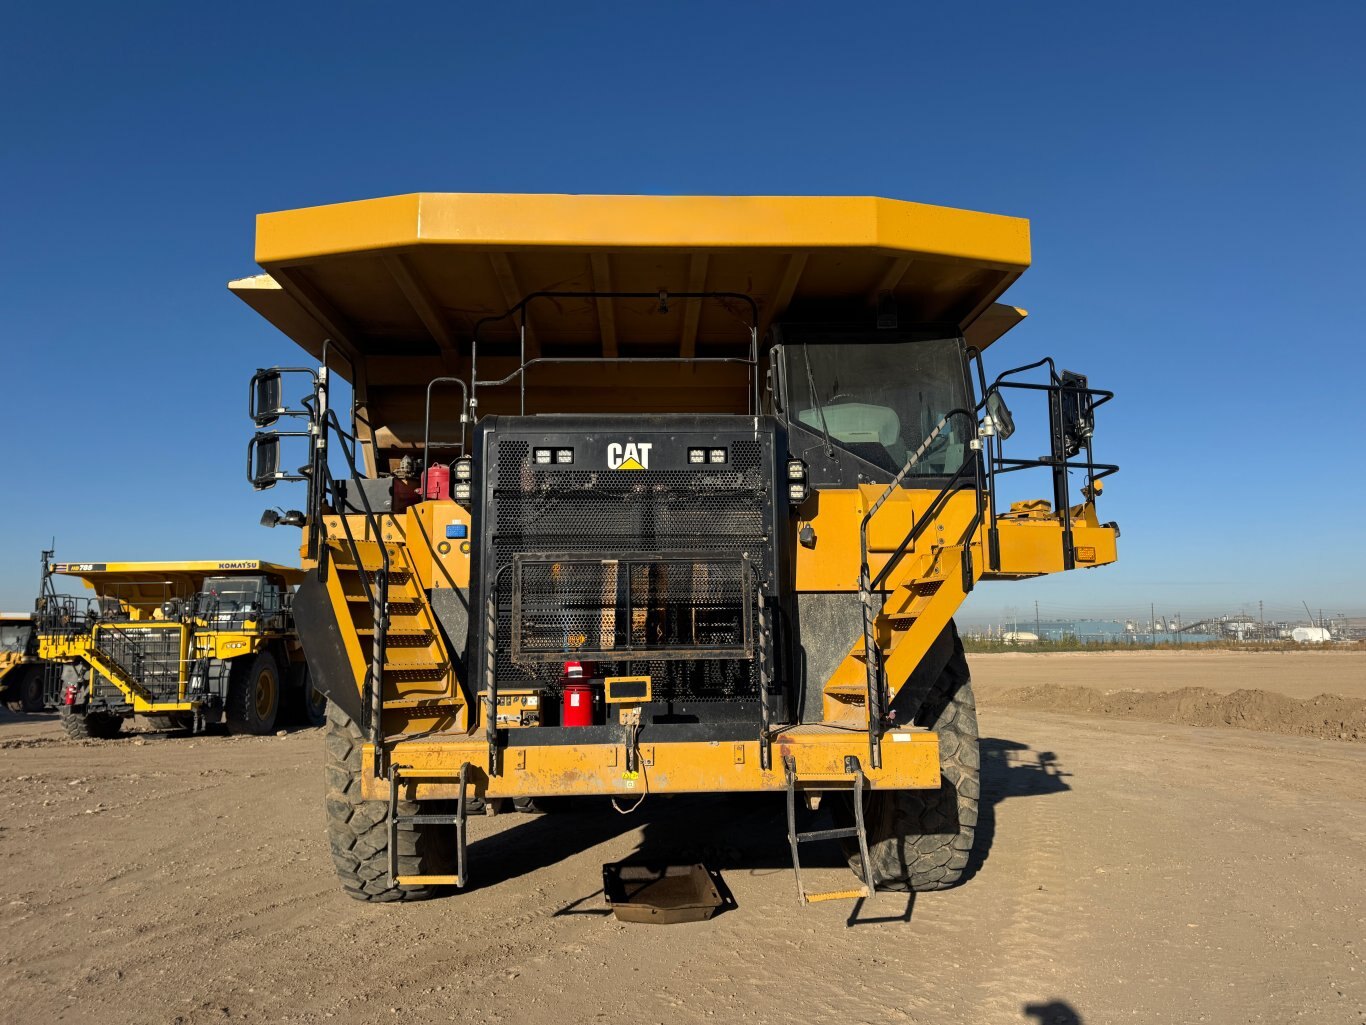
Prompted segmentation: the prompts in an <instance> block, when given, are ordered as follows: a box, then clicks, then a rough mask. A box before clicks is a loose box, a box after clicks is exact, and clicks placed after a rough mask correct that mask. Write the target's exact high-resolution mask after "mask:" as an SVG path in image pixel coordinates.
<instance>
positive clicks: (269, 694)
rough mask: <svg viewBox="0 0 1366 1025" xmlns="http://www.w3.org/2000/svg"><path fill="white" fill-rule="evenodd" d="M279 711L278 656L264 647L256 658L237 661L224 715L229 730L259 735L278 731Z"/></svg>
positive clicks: (230, 679)
mask: <svg viewBox="0 0 1366 1025" xmlns="http://www.w3.org/2000/svg"><path fill="white" fill-rule="evenodd" d="M279 714H280V667H279V665H277V664H276V662H275V656H274V655H272V654H271V653H270V652H268V651H263V652H261V653H260V654H258V655H257V656H256V657H255V658H253V659H245V658H244V659H239V660H237V661H234V662H233V664H232V675H231V676H230V677H229V678H228V701H227V706H226V707H225V708H224V715H223V718H224V720H225V721H226V722H227V724H228V731H229V732H230V733H245V734H248V735H250V736H255V737H261V736H264V735H265V734H267V733H274V732H275V720H276V718H278V716H279Z"/></svg>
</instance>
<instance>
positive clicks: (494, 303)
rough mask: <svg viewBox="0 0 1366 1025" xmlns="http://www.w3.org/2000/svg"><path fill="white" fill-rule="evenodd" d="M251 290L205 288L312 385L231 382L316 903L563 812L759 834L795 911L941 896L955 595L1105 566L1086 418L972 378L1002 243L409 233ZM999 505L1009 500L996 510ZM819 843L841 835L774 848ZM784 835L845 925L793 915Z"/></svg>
mask: <svg viewBox="0 0 1366 1025" xmlns="http://www.w3.org/2000/svg"><path fill="white" fill-rule="evenodd" d="M256 260H257V262H258V263H259V264H260V265H261V267H262V269H263V270H264V272H265V273H263V274H260V275H257V276H255V277H249V278H244V279H241V280H238V281H234V282H232V283H231V284H230V286H229V287H230V288H231V290H232V291H233V292H234V293H235V294H236V295H237V296H239V297H240V298H241V299H242V300H244V301H245V302H246V303H247V304H248V305H250V306H251V307H253V308H254V309H255V310H256V311H257V312H259V313H260V314H261V315H263V316H264V317H265V318H266V319H268V320H269V321H270V322H271V323H273V324H275V325H276V326H277V327H278V328H280V330H281V331H283V332H284V333H285V334H286V335H287V336H289V337H290V338H291V339H292V340H293V341H295V342H296V343H297V344H298V345H299V347H300V348H301V349H302V350H303V351H304V353H305V354H306V356H307V359H305V360H304V361H303V362H302V364H301V365H294V366H282V367H275V368H271V369H267V370H262V371H259V372H258V373H257V374H256V376H255V377H254V378H253V379H252V382H251V388H250V393H251V402H250V413H251V416H252V418H253V421H254V422H255V424H256V428H257V430H256V433H255V435H254V437H253V438H252V440H251V443H250V448H249V453H248V477H249V479H250V481H251V483H252V484H253V485H254V486H255V487H257V488H259V489H266V488H270V487H273V486H274V485H276V484H277V483H280V482H285V481H298V482H302V483H304V484H305V485H306V487H305V489H304V491H303V499H302V501H301V502H300V503H299V504H301V505H302V508H298V509H292V510H285V509H280V510H278V511H268V512H267V513H266V516H265V517H264V519H263V522H264V523H266V524H267V525H281V524H284V525H293V526H298V527H301V528H302V529H303V540H302V549H301V551H302V555H303V558H304V566H305V569H306V575H305V578H304V579H303V581H302V582H301V583H300V586H299V590H298V594H297V596H296V598H295V603H294V615H295V620H296V624H297V628H298V631H299V638H300V641H301V643H302V644H303V648H304V652H305V654H306V657H307V660H308V663H309V667H310V671H311V673H312V674H313V678H314V679H315V680H316V681H317V684H318V686H319V687H320V688H321V689H322V690H324V691H325V692H326V694H327V695H328V698H329V700H330V711H329V723H328V730H329V740H328V748H327V751H328V756H327V757H328V759H329V764H328V775H327V779H328V786H329V791H328V797H327V809H328V821H329V830H330V831H331V834H332V844H331V846H332V851H333V854H334V858H335V861H336V867H337V871H338V874H339V876H340V878H341V881H342V884H343V886H344V887H345V888H346V889H347V891H348V892H350V893H351V894H352V896H355V897H357V898H360V899H364V900H396V899H412V898H417V897H423V896H427V895H429V894H431V893H433V892H435V891H436V890H437V889H439V888H440V887H442V886H446V885H452V884H454V885H462V884H463V883H464V882H465V881H466V879H467V877H468V874H469V873H470V872H471V871H477V869H478V866H477V865H473V866H471V865H467V863H466V862H467V857H466V851H465V840H464V837H465V823H466V815H467V812H468V809H469V808H471V807H473V806H474V802H476V801H479V800H487V799H499V798H512V799H516V800H527V799H537V798H543V797H554V796H563V795H578V796H598V797H602V798H607V799H610V800H612V801H614V802H616V804H617V806H618V808H619V810H623V811H629V810H631V809H633V808H635V807H637V806H638V805H639V802H641V801H644V800H648V799H649V798H650V797H651V796H653V795H663V794H677V793H699V792H700V793H724V792H737V791H768V792H773V793H774V794H781V795H785V798H786V801H787V807H788V818H789V827H788V832H789V840H790V842H791V847H792V854H793V864H794V868H795V869H796V870H797V880H798V894H799V896H800V897H801V899H802V900H803V901H808V900H815V899H821V898H823V897H830V896H858V895H867V894H868V893H871V892H872V891H874V890H876V889H879V888H891V889H903V890H906V889H910V890H925V889H937V888H942V887H946V886H951V885H953V884H955V883H956V882H958V881H959V880H960V879H961V878H962V876H963V873H964V870H965V867H966V865H967V863H968V858H969V852H970V849H971V846H972V842H973V835H974V829H975V824H976V814H977V802H978V755H977V728H976V717H975V705H974V700H973V695H972V689H971V684H970V681H969V675H968V670H967V665H966V661H965V659H964V656H963V649H962V645H961V643H960V642H959V640H958V635H957V632H956V630H955V627H954V623H953V616H954V614H955V613H956V612H957V610H958V608H959V607H960V606H961V605H962V603H963V601H964V600H965V599H966V597H967V596H968V595H969V594H970V593H971V592H972V591H973V590H974V589H975V588H976V587H977V586H978V585H979V584H980V583H981V582H982V581H984V580H1011V579H1019V578H1026V577H1033V576H1038V575H1040V574H1045V573H1054V572H1060V571H1064V570H1072V569H1079V568H1093V567H1097V566H1101V565H1104V564H1107V563H1110V562H1113V561H1114V559H1115V557H1116V539H1117V537H1118V534H1119V531H1118V528H1117V527H1116V526H1115V525H1114V524H1113V523H1103V522H1102V521H1101V519H1100V517H1099V514H1098V512H1097V500H1098V498H1099V496H1100V494H1101V490H1102V487H1103V484H1102V481H1103V479H1104V478H1105V477H1107V476H1108V475H1109V474H1111V473H1113V472H1114V470H1115V467H1114V466H1111V465H1106V464H1101V463H1097V462H1096V461H1095V460H1094V458H1093V456H1092V439H1093V435H1094V429H1095V412H1096V410H1097V408H1098V407H1099V406H1101V405H1102V404H1104V403H1105V402H1106V401H1108V400H1109V399H1110V393H1109V392H1106V391H1102V390H1100V389H1096V388H1092V387H1090V385H1089V383H1088V381H1087V379H1086V378H1085V377H1084V376H1082V375H1079V374H1074V373H1071V372H1068V371H1065V370H1061V369H1059V368H1057V367H1056V366H1055V365H1054V363H1053V362H1052V361H1051V360H1047V359H1044V360H1033V359H1020V358H1016V359H1013V360H1010V359H1007V360H1005V361H1004V363H1005V365H1006V367H1008V369H1005V370H1004V371H1003V372H999V371H998V372H996V373H994V374H993V373H991V372H989V371H988V369H987V360H986V358H985V355H984V354H985V353H987V351H988V349H989V348H992V349H993V351H992V356H993V357H994V355H995V350H994V348H993V347H996V346H999V345H1000V344H1001V343H1000V339H1001V337H1002V336H1003V335H1004V334H1005V333H1006V332H1007V331H1008V330H1010V329H1011V328H1012V327H1014V326H1015V325H1017V324H1018V323H1020V322H1021V321H1022V320H1023V319H1024V316H1025V314H1024V311H1023V310H1021V309H1019V308H1017V307H1015V306H1011V305H1007V304H1005V303H1003V302H1001V301H1000V300H1001V299H1002V296H1003V294H1004V293H1005V292H1006V290H1007V289H1008V288H1009V287H1010V286H1011V284H1012V283H1013V282H1014V281H1015V279H1016V278H1018V277H1019V276H1020V274H1022V273H1023V272H1024V270H1025V269H1026V268H1027V267H1028V265H1029V260H1030V251H1029V227H1028V223H1027V222H1026V221H1024V220H1021V219H1018V218H1013V217H1002V216H996V215H990V214H982V213H974V212H970V211H964V210H952V209H947V208H941V207H933V206H925V205H921V204H916V203H908V202H899V201H895V200H886V199H876V198H867V197H852V198H851V197H799V198H793V197H696V196H690V197H662V196H515V195H463V194H416V195H407V196H396V197H391V198H386V199H378V200H369V201H363V202H356V203H343V204H338V205H334V206H325V207H315V208H309V209H302V210H293V211H285V212H281V213H273V214H264V215H262V216H261V217H260V218H259V219H258V222H257V239H256ZM992 362H995V360H994V359H993V361H992ZM295 363H296V364H298V363H299V361H297V360H296V361H295ZM1012 364H1018V365H1014V366H1012ZM338 377H340V378H342V379H344V381H345V382H346V383H347V384H348V385H349V389H348V390H349V401H346V402H342V403H338V402H337V401H335V397H336V396H337V395H339V394H341V388H340V386H339V384H338V382H337V378H338ZM291 389H293V391H292V392H291ZM295 395H297V396H300V397H301V398H300V399H299V400H298V401H290V400H289V399H291V398H292V397H293V396H295ZM1012 407H1014V409H1013V410H1012ZM1026 407H1028V408H1029V409H1030V411H1031V412H1032V413H1033V414H1034V417H1033V420H1032V421H1026V420H1025V417H1024V411H1025V409H1026ZM1017 420H1019V421H1020V422H1021V426H1022V431H1021V438H1023V439H1024V443H1025V444H1027V445H1028V446H1030V447H1029V449H1028V450H1026V452H1021V453H1017V452H1014V451H1012V448H1011V446H1010V444H1009V442H1010V439H1011V437H1012V436H1013V435H1014V434H1015V431H1016V421H1017ZM1026 435H1028V437H1025V436H1026ZM1040 451H1042V452H1043V453H1044V454H1043V455H1042V456H1041V455H1039V452H1040ZM1022 471H1033V472H1032V473H1028V472H1022ZM1017 474H1018V475H1019V476H1018V478H1017V476H1015V475H1017ZM1025 478H1031V479H1032V481H1033V482H1034V483H1033V484H1032V485H1029V486H1033V487H1036V488H1037V489H1038V491H1039V492H1042V494H1038V493H1030V492H1029V491H1028V490H1026V491H1025V492H1023V493H1022V494H1023V496H1024V497H1022V498H1021V499H1020V500H1019V501H1012V500H1010V496H1011V495H1012V494H1013V493H1014V492H1015V491H1018V488H1012V487H1011V482H1012V481H1014V480H1016V479H1019V480H1020V481H1021V483H1023V484H1026V485H1028V482H1027V481H1026V480H1025ZM817 802H819V803H821V804H822V806H828V808H829V809H830V810H831V812H832V813H833V815H834V818H835V820H836V823H835V825H834V827H833V828H828V829H821V830H817V831H815V833H812V832H811V831H810V830H806V831H803V829H802V828H801V822H802V820H803V815H804V810H805V807H806V806H808V805H810V804H814V803H817ZM817 835H819V836H822V837H831V836H835V837H838V838H840V839H842V840H843V841H844V842H845V845H846V849H847V851H848V853H849V859H850V865H851V867H852V868H853V870H854V871H855V873H856V874H857V875H858V877H859V878H858V882H857V883H856V884H855V885H852V886H851V887H850V888H848V889H844V890H839V891H834V892H832V893H824V894H820V893H810V892H808V891H807V889H806V888H805V886H804V884H803V882H802V876H801V871H800V854H799V848H800V845H801V844H802V843H803V842H804V841H806V840H808V839H812V838H813V837H814V836H817Z"/></svg>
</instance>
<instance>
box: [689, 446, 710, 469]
mask: <svg viewBox="0 0 1366 1025" xmlns="http://www.w3.org/2000/svg"><path fill="white" fill-rule="evenodd" d="M706 461H707V450H706V449H705V448H690V449H688V462H690V463H692V464H694V465H696V464H697V463H705V462H706Z"/></svg>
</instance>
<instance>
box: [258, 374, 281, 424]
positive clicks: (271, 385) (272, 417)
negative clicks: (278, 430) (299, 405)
mask: <svg viewBox="0 0 1366 1025" xmlns="http://www.w3.org/2000/svg"><path fill="white" fill-rule="evenodd" d="M282 395H283V388H282V385H281V377H280V372H279V371H278V370H258V371H256V374H255V376H253V377H252V379H251V419H252V422H253V423H255V424H256V426H257V427H269V426H270V425H271V424H273V423H275V421H276V420H278V419H280V415H281V414H282V413H286V412H288V410H287V409H286V407H285V404H284V399H283V398H282V397H281V396H282Z"/></svg>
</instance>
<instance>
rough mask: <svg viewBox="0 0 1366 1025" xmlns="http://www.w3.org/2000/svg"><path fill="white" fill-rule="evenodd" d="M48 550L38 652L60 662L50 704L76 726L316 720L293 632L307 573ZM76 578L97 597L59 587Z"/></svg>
mask: <svg viewBox="0 0 1366 1025" xmlns="http://www.w3.org/2000/svg"><path fill="white" fill-rule="evenodd" d="M51 556H52V553H51V552H44V553H43V590H42V594H41V596H40V597H39V599H38V611H37V615H36V619H37V624H38V653H39V655H41V657H42V658H44V659H47V660H49V661H51V662H54V663H57V664H59V665H60V666H61V667H62V669H61V672H60V673H59V674H52V675H50V676H49V680H50V681H51V682H49V683H48V685H47V687H46V693H45V694H44V702H45V704H46V706H47V707H49V708H55V709H57V710H58V712H59V713H60V715H61V720H62V725H63V727H64V728H65V729H66V732H67V733H68V735H70V736H71V737H74V738H78V739H86V738H96V739H108V738H111V737H114V736H116V735H117V734H118V733H119V731H120V730H121V729H122V726H123V720H124V719H126V718H128V717H130V716H132V715H135V714H136V715H142V716H146V717H148V718H149V719H150V720H152V721H153V722H155V723H157V724H158V725H162V726H170V727H178V728H183V729H189V730H192V731H194V732H196V733H200V732H203V730H204V729H205V727H207V726H209V725H212V724H215V723H218V722H219V721H224V722H226V723H227V726H228V729H229V730H231V731H232V732H234V733H251V734H258V735H259V734H265V733H270V732H272V731H273V730H274V729H275V726H276V721H277V718H279V717H280V715H281V712H282V709H283V710H284V711H285V712H286V713H294V714H295V715H296V716H297V718H299V719H301V720H302V721H303V722H307V723H312V724H314V725H320V724H321V723H322V721H323V718H324V716H325V714H326V698H325V697H323V695H321V694H319V693H317V692H315V691H314V690H313V688H312V687H311V686H310V685H309V682H308V674H307V664H306V662H305V661H304V657H303V651H302V649H301V648H300V646H299V642H298V639H297V637H296V636H295V633H294V626H293V619H292V614H291V609H290V604H291V599H292V595H293V586H294V585H295V584H296V583H297V582H298V580H299V578H300V577H301V575H302V573H301V571H300V570H299V569H296V568H293V567H289V566H278V565H275V564H274V563H269V562H260V561H257V560H255V559H244V560H235V561H210V562H52V561H51ZM59 576H67V577H75V578H77V579H79V580H82V581H84V583H85V585H86V587H88V588H90V589H91V590H93V591H94V592H95V593H94V596H93V597H76V596H71V595H65V594H59V593H57V588H56V585H55V578H56V577H59Z"/></svg>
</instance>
